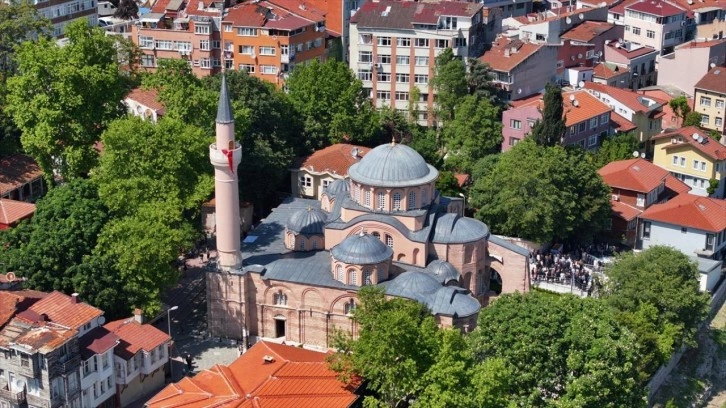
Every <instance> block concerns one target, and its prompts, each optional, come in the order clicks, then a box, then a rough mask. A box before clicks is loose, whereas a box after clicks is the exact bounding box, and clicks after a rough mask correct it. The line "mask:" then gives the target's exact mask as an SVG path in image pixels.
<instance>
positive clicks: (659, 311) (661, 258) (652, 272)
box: [603, 246, 709, 376]
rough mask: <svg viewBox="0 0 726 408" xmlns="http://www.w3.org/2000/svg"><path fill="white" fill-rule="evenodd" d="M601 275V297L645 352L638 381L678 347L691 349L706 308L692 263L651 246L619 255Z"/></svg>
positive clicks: (673, 252) (652, 371) (704, 295)
mask: <svg viewBox="0 0 726 408" xmlns="http://www.w3.org/2000/svg"><path fill="white" fill-rule="evenodd" d="M607 274H608V280H607V283H606V286H605V288H604V291H603V292H604V295H603V297H604V299H605V301H606V302H607V303H608V304H609V305H611V306H612V307H613V308H614V309H615V310H616V311H617V312H618V317H619V319H620V320H621V321H622V322H623V323H624V324H625V325H626V326H627V327H629V328H630V329H631V330H632V331H634V332H635V333H637V334H638V340H639V343H640V344H641V345H642V347H643V349H644V350H645V358H644V360H643V362H642V364H641V365H640V370H641V372H642V373H643V374H642V375H643V376H648V375H652V374H653V373H654V372H655V370H656V369H657V368H658V366H659V365H660V364H662V363H663V362H665V361H667V360H668V359H669V358H670V356H671V354H672V353H673V351H675V350H676V349H677V348H678V347H680V346H681V344H683V343H685V344H688V345H693V344H694V341H695V340H694V339H695V334H696V329H697V327H698V325H699V324H700V323H701V322H702V321H703V319H705V317H706V314H707V313H708V303H709V297H708V295H707V294H705V293H701V292H700V291H699V282H698V277H699V274H698V268H697V266H696V264H695V262H692V261H691V260H690V259H689V258H688V257H687V256H686V255H684V254H682V253H681V252H679V251H678V250H676V249H673V248H669V247H662V246H656V247H651V248H649V249H647V250H645V251H643V252H641V253H637V254H636V253H626V254H623V255H622V256H620V257H619V258H618V259H617V260H616V262H615V263H614V264H613V265H612V266H610V267H609V268H608V272H607Z"/></svg>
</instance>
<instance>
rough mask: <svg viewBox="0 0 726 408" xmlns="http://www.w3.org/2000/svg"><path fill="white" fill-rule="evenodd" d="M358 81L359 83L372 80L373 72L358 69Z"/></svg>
mask: <svg viewBox="0 0 726 408" xmlns="http://www.w3.org/2000/svg"><path fill="white" fill-rule="evenodd" d="M358 79H360V80H361V81H372V80H373V71H370V70H364V69H359V70H358Z"/></svg>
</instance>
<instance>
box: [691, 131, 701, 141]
mask: <svg viewBox="0 0 726 408" xmlns="http://www.w3.org/2000/svg"><path fill="white" fill-rule="evenodd" d="M691 137H692V138H693V140H698V138H699V137H700V136H698V133H694V134H693V136H691Z"/></svg>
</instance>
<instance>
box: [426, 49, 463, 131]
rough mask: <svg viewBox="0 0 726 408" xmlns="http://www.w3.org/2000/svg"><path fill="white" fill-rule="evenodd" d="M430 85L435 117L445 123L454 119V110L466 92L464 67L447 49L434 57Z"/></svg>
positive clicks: (450, 50)
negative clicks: (434, 99) (432, 92)
mask: <svg viewBox="0 0 726 408" xmlns="http://www.w3.org/2000/svg"><path fill="white" fill-rule="evenodd" d="M434 72H435V73H434V77H433V78H432V79H431V85H432V86H433V88H434V90H435V91H436V107H437V108H436V109H437V116H438V117H439V119H440V120H441V121H443V122H444V123H446V122H447V121H449V120H452V119H453V118H454V108H455V107H456V105H458V104H459V101H460V99H461V98H463V97H464V96H465V95H466V94H467V92H468V84H467V78H466V65H465V64H464V62H463V61H462V60H461V59H459V58H456V56H454V51H453V50H452V49H451V48H447V49H445V50H444V51H442V52H441V54H439V55H438V56H437V57H436V61H435V65H434Z"/></svg>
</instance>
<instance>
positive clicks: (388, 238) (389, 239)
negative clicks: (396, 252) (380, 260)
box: [386, 235, 393, 248]
mask: <svg viewBox="0 0 726 408" xmlns="http://www.w3.org/2000/svg"><path fill="white" fill-rule="evenodd" d="M386 245H387V246H388V247H389V248H393V237H392V236H390V235H386Z"/></svg>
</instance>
